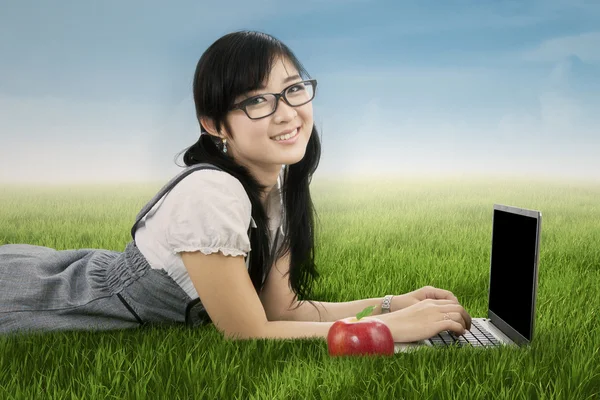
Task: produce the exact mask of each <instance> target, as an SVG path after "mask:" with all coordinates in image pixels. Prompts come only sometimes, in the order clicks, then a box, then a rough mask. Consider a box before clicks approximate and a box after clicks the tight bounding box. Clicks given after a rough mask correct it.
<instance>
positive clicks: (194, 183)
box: [165, 170, 252, 256]
mask: <svg viewBox="0 0 600 400" xmlns="http://www.w3.org/2000/svg"><path fill="white" fill-rule="evenodd" d="M165 205H166V206H167V210H168V213H169V218H168V222H167V226H166V229H165V232H166V242H167V244H168V246H169V249H170V250H171V251H172V252H173V253H174V254H176V253H179V252H182V251H201V252H202V253H204V254H211V253H216V252H218V251H220V252H222V253H223V254H224V255H228V256H239V255H243V256H247V255H248V252H249V251H250V250H251V248H250V239H249V237H248V228H249V226H250V220H251V212H252V206H251V203H250V199H249V198H248V195H247V194H246V191H245V190H244V187H243V186H242V184H241V183H240V181H238V180H237V179H236V178H235V177H233V176H231V175H229V174H228V173H226V172H223V171H215V170H199V171H194V172H192V173H191V174H190V175H188V176H186V177H185V178H183V179H182V180H181V182H179V183H178V184H177V185H175V187H174V188H173V189H171V191H170V192H169V193H168V195H167V197H166V198H165Z"/></svg>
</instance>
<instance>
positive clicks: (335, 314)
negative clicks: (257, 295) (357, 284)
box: [284, 297, 383, 322]
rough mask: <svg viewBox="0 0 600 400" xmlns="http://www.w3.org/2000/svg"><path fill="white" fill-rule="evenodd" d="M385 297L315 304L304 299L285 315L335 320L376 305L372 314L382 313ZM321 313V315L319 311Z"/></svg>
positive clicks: (290, 318) (293, 318) (298, 318)
mask: <svg viewBox="0 0 600 400" xmlns="http://www.w3.org/2000/svg"><path fill="white" fill-rule="evenodd" d="M382 301H383V297H377V298H372V299H363V300H353V301H346V302H340V303H328V302H322V301H313V303H314V305H315V306H316V308H315V306H313V305H312V304H310V303H309V302H308V301H303V302H301V303H300V306H299V307H298V308H296V309H293V308H294V307H296V305H297V304H296V305H294V306H293V307H292V310H290V311H288V313H287V314H286V316H285V317H284V319H285V320H287V321H315V322H333V321H337V320H338V319H342V318H347V317H352V316H355V315H356V314H358V313H359V312H361V311H362V310H364V309H365V308H367V307H369V306H375V308H374V309H373V313H371V315H379V314H381V302H382ZM317 309H318V310H319V311H320V313H321V315H320V317H319V312H317Z"/></svg>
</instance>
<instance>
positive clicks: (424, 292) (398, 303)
mask: <svg viewBox="0 0 600 400" xmlns="http://www.w3.org/2000/svg"><path fill="white" fill-rule="evenodd" d="M426 299H433V300H452V301H454V302H455V303H456V304H460V303H459V302H458V299H457V298H456V296H454V294H453V293H452V292H450V291H449V290H444V289H438V288H435V287H433V286H424V287H422V288H421V289H417V290H413V291H412V292H409V293H405V294H401V295H397V296H394V297H393V298H392V305H391V307H390V308H391V309H390V311H391V312H394V311H398V310H402V309H404V308H406V307H410V306H412V305H414V304H417V303H419V302H421V301H423V300H426ZM467 317H468V318H467V319H466V320H465V322H466V324H467V325H466V328H467V330H470V329H471V316H470V315H468V314H467Z"/></svg>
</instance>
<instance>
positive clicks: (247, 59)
mask: <svg viewBox="0 0 600 400" xmlns="http://www.w3.org/2000/svg"><path fill="white" fill-rule="evenodd" d="M279 58H287V59H288V60H289V61H290V62H291V63H292V64H293V65H294V66H295V67H296V69H297V70H298V72H299V74H300V76H301V77H303V79H311V77H310V75H309V74H308V72H307V71H306V70H305V69H304V67H303V66H302V64H301V63H300V61H298V59H297V58H296V56H295V55H294V53H293V52H292V51H291V50H290V49H289V48H288V47H287V46H286V45H285V44H283V43H282V42H281V41H279V40H278V39H276V38H275V37H273V36H271V35H267V34H265V33H261V32H254V31H238V32H233V33H229V34H227V35H225V36H223V37H221V38H220V39H218V40H217V41H216V42H214V43H213V44H212V45H211V46H210V47H209V48H208V49H207V50H206V51H205V52H204V54H203V55H202V57H200V60H199V61H198V64H197V66H196V72H195V74H194V82H193V92H194V102H195V105H196V117H197V119H198V122H199V123H200V118H201V117H208V118H210V119H212V120H213V122H214V126H215V129H216V130H217V131H218V132H219V133H221V127H222V126H223V125H224V126H225V127H226V129H227V132H228V133H229V134H231V135H232V131H231V129H230V127H229V124H228V122H227V120H226V118H225V117H226V115H227V113H228V112H229V110H230V108H231V106H232V105H233V104H234V101H235V99H236V97H238V96H241V95H243V94H245V93H247V92H249V91H254V90H257V89H258V88H259V87H260V86H261V84H262V83H263V82H264V81H266V78H268V75H269V73H270V71H271V67H272V65H273V64H274V62H276V60H278V59H279ZM200 130H201V135H200V138H199V139H198V141H197V142H196V143H194V144H193V145H192V146H191V147H189V148H188V149H187V150H184V151H185V154H184V156H183V162H184V163H185V165H186V166H188V167H189V166H191V165H194V164H197V163H210V164H213V165H215V166H217V167H219V168H221V169H222V170H223V171H225V172H227V173H229V174H231V175H232V176H234V177H235V178H237V179H238V180H239V181H240V183H241V184H242V185H243V187H244V189H245V190H246V193H247V194H248V197H249V198H250V202H251V204H252V217H253V218H254V221H255V223H256V225H257V227H256V228H255V229H254V231H253V232H252V235H251V238H250V245H251V248H252V256H251V257H250V265H249V274H250V278H251V280H252V283H253V285H254V288H255V289H256V292H257V293H258V294H260V292H261V290H262V287H263V277H264V276H266V275H267V274H268V272H269V271H270V269H271V266H272V265H273V263H274V261H275V260H276V259H279V258H280V257H282V256H283V255H285V254H286V253H287V252H288V251H291V253H290V260H291V261H290V270H289V272H288V274H289V286H290V288H291V290H292V291H293V293H294V295H295V296H294V300H293V301H292V304H290V305H289V306H292V305H293V302H294V301H296V300H297V299H298V300H300V301H303V300H308V297H309V296H310V295H311V292H312V283H313V282H314V281H315V280H316V279H317V278H318V277H319V273H318V272H317V270H316V267H315V260H314V259H315V229H314V217H316V212H315V210H314V207H313V203H312V200H311V197H310V189H309V185H310V182H311V179H312V175H313V174H314V172H315V170H316V169H317V166H318V165H319V159H320V158H321V143H320V141H319V136H318V132H317V129H316V127H315V126H314V123H313V127H312V133H311V136H310V139H309V141H308V145H307V148H306V152H305V155H304V157H303V158H302V160H300V161H299V162H297V163H296V164H293V165H285V166H284V179H283V182H282V187H281V193H282V199H283V207H284V210H283V211H284V213H285V216H286V218H283V220H282V223H283V231H284V235H283V238H280V241H281V239H283V242H281V246H279V245H278V246H277V247H278V248H279V251H278V252H277V254H274V252H275V251H276V250H277V249H272V250H273V251H270V250H269V247H270V246H269V239H270V231H269V230H268V228H267V222H268V217H267V214H266V211H265V210H264V208H263V206H262V203H261V201H260V193H262V192H264V191H265V190H266V189H267V187H266V186H263V185H261V184H260V183H259V182H258V180H257V179H256V178H255V177H253V176H252V175H251V174H250V172H249V170H248V169H247V168H246V167H244V166H242V165H240V164H238V163H237V162H236V161H235V160H234V159H233V158H231V157H230V156H228V155H227V154H225V153H223V152H222V142H221V140H220V139H219V138H218V137H215V136H213V135H210V134H204V133H207V131H206V129H205V127H204V126H202V123H200ZM313 214H314V215H313ZM308 301H309V303H311V304H312V305H313V307H314V306H315V305H314V303H313V302H312V301H310V300H308ZM300 304H301V303H300V302H298V304H297V306H300ZM315 308H316V307H315ZM317 311H319V310H318V309H317ZM319 316H320V312H319Z"/></svg>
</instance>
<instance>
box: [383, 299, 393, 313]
mask: <svg viewBox="0 0 600 400" xmlns="http://www.w3.org/2000/svg"><path fill="white" fill-rule="evenodd" d="M392 297H394V295H392V294H388V295H387V296H385V297H384V298H383V302H382V303H381V313H382V314H386V313H389V312H390V309H391V307H392Z"/></svg>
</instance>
